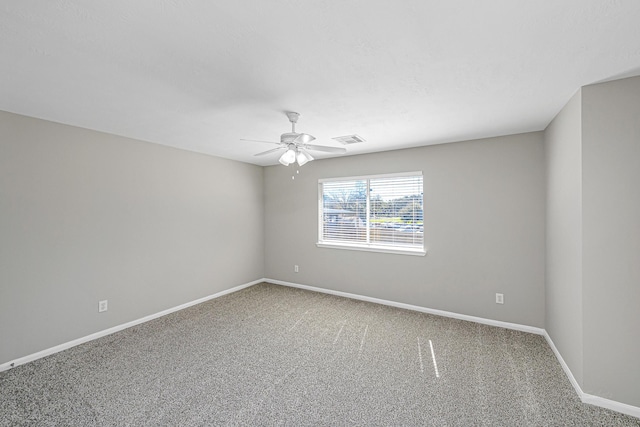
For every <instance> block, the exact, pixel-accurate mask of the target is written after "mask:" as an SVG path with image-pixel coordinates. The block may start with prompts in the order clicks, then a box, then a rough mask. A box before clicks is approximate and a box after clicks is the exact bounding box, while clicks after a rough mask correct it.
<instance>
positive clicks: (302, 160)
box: [296, 150, 313, 166]
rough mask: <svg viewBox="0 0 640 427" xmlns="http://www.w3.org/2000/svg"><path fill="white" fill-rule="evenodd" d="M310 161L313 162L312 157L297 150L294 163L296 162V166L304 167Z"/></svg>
mask: <svg viewBox="0 0 640 427" xmlns="http://www.w3.org/2000/svg"><path fill="white" fill-rule="evenodd" d="M311 160H313V157H311V155H310V154H309V153H305V152H304V151H302V150H299V151H298V152H297V153H296V161H297V162H298V166H302V165H305V164H307V163H308V162H310V161H311Z"/></svg>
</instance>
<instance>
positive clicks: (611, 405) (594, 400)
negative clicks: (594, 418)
mask: <svg viewBox="0 0 640 427" xmlns="http://www.w3.org/2000/svg"><path fill="white" fill-rule="evenodd" d="M544 338H545V339H546V340H547V343H548V344H549V347H551V349H552V350H553V353H554V354H555V355H556V358H557V359H558V362H560V366H562V370H564V373H565V374H566V375H567V377H568V378H569V382H570V383H571V385H572V386H573V388H574V389H575V391H576V393H577V394H578V397H580V400H581V401H582V403H587V404H589V405H594V406H600V407H601V408H606V409H611V410H612V411H616V412H620V413H623V414H627V415H631V416H632V417H636V418H640V408H639V407H637V406H632V405H627V404H626V403H622V402H617V401H615V400H610V399H606V398H604V397H600V396H594V395H593V394H588V393H585V392H584V391H582V388H581V387H580V384H578V381H576V379H575V377H574V376H573V373H572V372H571V369H569V365H567V363H566V362H565V361H564V359H563V358H562V355H561V354H560V351H558V348H557V347H556V345H555V344H554V343H553V340H552V339H551V337H550V336H549V334H548V333H547V331H546V330H545V331H544Z"/></svg>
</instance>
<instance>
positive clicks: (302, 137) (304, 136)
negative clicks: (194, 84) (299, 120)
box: [292, 133, 316, 144]
mask: <svg viewBox="0 0 640 427" xmlns="http://www.w3.org/2000/svg"><path fill="white" fill-rule="evenodd" d="M314 139H316V137H315V136H313V135H309V134H308V133H301V134H299V135H298V136H297V137H296V139H294V140H293V142H292V143H293V144H306V143H308V142H311V141H313V140H314Z"/></svg>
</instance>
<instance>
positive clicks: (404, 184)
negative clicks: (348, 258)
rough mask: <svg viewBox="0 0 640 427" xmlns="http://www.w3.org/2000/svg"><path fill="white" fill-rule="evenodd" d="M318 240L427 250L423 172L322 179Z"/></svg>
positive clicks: (361, 246) (376, 247) (331, 242)
mask: <svg viewBox="0 0 640 427" xmlns="http://www.w3.org/2000/svg"><path fill="white" fill-rule="evenodd" d="M319 196H320V203H319V208H320V212H319V221H320V224H319V229H320V233H319V242H318V243H319V245H322V244H327V245H332V244H335V245H337V246H346V247H353V248H356V249H358V248H370V249H381V250H384V249H392V250H393V251H394V252H398V251H400V252H402V251H408V252H415V251H422V252H423V251H424V214H423V191H422V173H421V172H411V173H408V174H392V175H376V176H369V177H357V178H339V179H331V180H320V182H319Z"/></svg>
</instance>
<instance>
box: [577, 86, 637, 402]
mask: <svg viewBox="0 0 640 427" xmlns="http://www.w3.org/2000/svg"><path fill="white" fill-rule="evenodd" d="M582 93H583V95H582V100H583V124H582V129H583V130H582V135H583V136H582V142H583V149H582V152H583V176H584V181H583V206H584V211H583V222H584V234H583V242H584V244H583V257H584V258H583V277H584V280H583V283H584V285H583V286H584V288H583V302H584V309H583V310H584V391H585V392H587V393H591V394H595V395H598V396H602V397H605V398H609V399H613V400H616V401H619V402H623V403H627V404H631V405H634V406H638V407H640V365H639V360H640V187H639V186H640V77H635V78H630V79H624V80H618V81H614V82H609V83H603V84H598V85H593V86H586V87H584V88H583V90H582Z"/></svg>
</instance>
